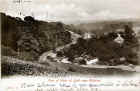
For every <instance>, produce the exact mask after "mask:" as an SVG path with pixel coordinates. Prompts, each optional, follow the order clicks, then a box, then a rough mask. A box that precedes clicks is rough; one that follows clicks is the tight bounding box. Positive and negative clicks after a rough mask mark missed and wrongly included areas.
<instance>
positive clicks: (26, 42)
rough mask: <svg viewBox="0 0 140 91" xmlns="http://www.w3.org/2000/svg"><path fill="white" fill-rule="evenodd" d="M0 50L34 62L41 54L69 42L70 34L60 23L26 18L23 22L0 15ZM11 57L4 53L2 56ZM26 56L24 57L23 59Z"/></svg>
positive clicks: (17, 18) (16, 18)
mask: <svg viewBox="0 0 140 91" xmlns="http://www.w3.org/2000/svg"><path fill="white" fill-rule="evenodd" d="M0 15H1V19H2V20H1V21H2V41H1V42H2V50H4V49H6V48H8V49H7V50H12V51H13V52H17V53H16V54H15V55H16V56H18V58H22V57H23V58H25V59H26V58H27V59H29V60H34V59H36V58H38V57H39V56H40V55H41V54H42V53H43V52H46V51H49V50H52V49H55V48H56V47H58V46H62V45H65V44H68V43H70V42H71V34H70V33H69V32H68V29H67V30H66V29H65V24H63V23H61V22H45V21H39V20H35V19H34V18H33V17H31V16H26V17H25V18H24V20H22V19H20V18H19V17H11V16H8V15H6V14H4V13H1V14H0ZM3 54H4V55H5V56H11V55H10V54H8V53H5V51H2V55H3ZM25 56H26V57H25Z"/></svg>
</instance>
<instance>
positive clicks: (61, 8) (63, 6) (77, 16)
mask: <svg viewBox="0 0 140 91" xmlns="http://www.w3.org/2000/svg"><path fill="white" fill-rule="evenodd" d="M12 1H13V0H0V7H1V9H0V10H1V11H4V12H5V13H7V14H9V15H13V16H19V11H21V12H22V16H27V15H33V16H34V17H35V18H36V19H40V20H56V21H63V22H84V21H92V20H93V21H96V20H110V19H121V18H140V0H30V1H32V2H30V3H29V2H23V3H22V4H17V3H13V2H12ZM24 1H29V0H24Z"/></svg>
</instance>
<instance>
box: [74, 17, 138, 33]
mask: <svg viewBox="0 0 140 91" xmlns="http://www.w3.org/2000/svg"><path fill="white" fill-rule="evenodd" d="M124 25H129V26H133V27H136V26H140V19H121V20H110V21H97V22H89V23H81V24H77V25H75V26H76V27H77V29H79V30H82V31H83V32H97V33H99V34H100V33H103V32H108V31H114V30H115V29H117V28H123V27H124Z"/></svg>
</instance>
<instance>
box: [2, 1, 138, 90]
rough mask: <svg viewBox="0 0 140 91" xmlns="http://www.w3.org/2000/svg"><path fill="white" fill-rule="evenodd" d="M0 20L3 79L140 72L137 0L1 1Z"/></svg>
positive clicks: (115, 74)
mask: <svg viewBox="0 0 140 91" xmlns="http://www.w3.org/2000/svg"><path fill="white" fill-rule="evenodd" d="M0 22H1V78H2V79H5V78H9V77H13V76H14V77H16V76H24V77H25V76H27V77H28V76H34V77H38V76H48V75H49V74H51V75H55V76H56V75H57V76H64V77H67V76H77V77H80V76H82V77H87V76H91V77H93V76H96V77H114V76H115V77H118V76H119V77H133V76H134V75H140V1H139V0H0ZM137 78H138V77H137ZM139 87H140V84H139ZM8 91H10V90H8ZM16 91H17V90H16ZM23 91H27V90H23ZM36 91H44V90H36ZM45 91H47V90H45ZM79 91H80V90H79ZM81 91H85V90H81ZM91 91H92V90H91ZM93 91H94V90H93ZM95 91H97V90H95ZM100 91H101V90H100ZM113 91H116V90H113ZM118 91H119V90H118ZM120 91H121V90H120ZM125 91H130V90H125Z"/></svg>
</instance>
